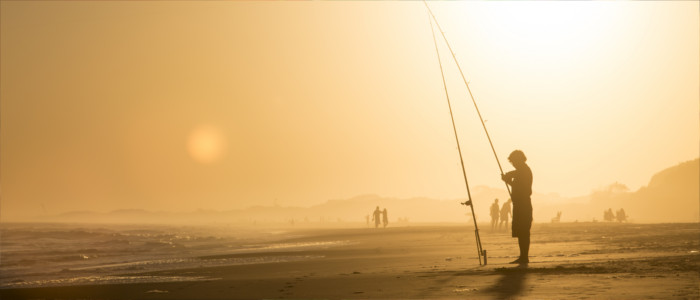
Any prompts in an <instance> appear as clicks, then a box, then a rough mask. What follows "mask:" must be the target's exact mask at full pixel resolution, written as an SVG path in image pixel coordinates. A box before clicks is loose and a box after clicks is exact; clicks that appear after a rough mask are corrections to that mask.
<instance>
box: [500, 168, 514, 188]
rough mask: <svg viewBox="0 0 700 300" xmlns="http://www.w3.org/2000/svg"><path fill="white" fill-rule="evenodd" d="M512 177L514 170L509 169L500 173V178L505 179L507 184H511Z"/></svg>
mask: <svg viewBox="0 0 700 300" xmlns="http://www.w3.org/2000/svg"><path fill="white" fill-rule="evenodd" d="M513 179H515V171H510V172H508V173H505V174H503V175H501V180H503V181H505V182H506V183H507V184H509V185H512V184H513Z"/></svg>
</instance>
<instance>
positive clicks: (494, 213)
mask: <svg viewBox="0 0 700 300" xmlns="http://www.w3.org/2000/svg"><path fill="white" fill-rule="evenodd" d="M500 215H501V209H500V207H499V206H498V198H496V200H493V204H491V231H493V230H494V229H496V225H497V224H498V217H499V216H500Z"/></svg>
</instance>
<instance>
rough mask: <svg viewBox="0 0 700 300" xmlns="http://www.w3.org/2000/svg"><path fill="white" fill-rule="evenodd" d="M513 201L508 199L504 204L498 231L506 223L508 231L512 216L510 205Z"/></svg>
mask: <svg viewBox="0 0 700 300" xmlns="http://www.w3.org/2000/svg"><path fill="white" fill-rule="evenodd" d="M512 202H513V201H512V200H510V199H508V201H506V202H505V203H503V207H501V221H500V222H499V223H498V229H499V230H500V229H501V225H503V222H505V223H506V227H505V228H506V231H508V220H510V215H511V210H510V204H511V203H512Z"/></svg>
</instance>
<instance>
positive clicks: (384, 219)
mask: <svg viewBox="0 0 700 300" xmlns="http://www.w3.org/2000/svg"><path fill="white" fill-rule="evenodd" d="M382 224H384V228H386V225H389V212H387V211H386V208H385V209H384V210H383V211H382Z"/></svg>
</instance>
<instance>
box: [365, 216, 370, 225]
mask: <svg viewBox="0 0 700 300" xmlns="http://www.w3.org/2000/svg"><path fill="white" fill-rule="evenodd" d="M365 222H367V227H369V215H365Z"/></svg>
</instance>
